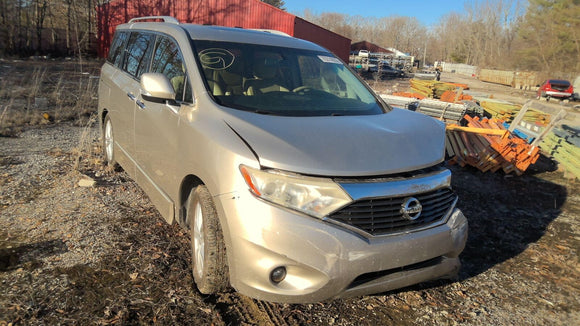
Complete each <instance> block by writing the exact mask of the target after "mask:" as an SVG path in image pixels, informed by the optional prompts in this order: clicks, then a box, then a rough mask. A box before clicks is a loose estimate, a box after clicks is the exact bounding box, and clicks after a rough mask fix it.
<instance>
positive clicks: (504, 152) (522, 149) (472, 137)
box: [446, 115, 540, 175]
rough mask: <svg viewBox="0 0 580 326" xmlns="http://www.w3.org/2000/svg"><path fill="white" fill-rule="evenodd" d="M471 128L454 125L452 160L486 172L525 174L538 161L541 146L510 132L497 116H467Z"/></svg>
mask: <svg viewBox="0 0 580 326" xmlns="http://www.w3.org/2000/svg"><path fill="white" fill-rule="evenodd" d="M464 118H465V119H466V120H467V122H468V123H467V125H468V127H469V128H462V127H459V126H456V125H450V126H448V128H447V139H446V150H447V154H448V156H449V157H450V158H451V159H450V163H457V164H459V165H461V166H465V165H470V166H473V167H475V168H477V169H479V170H480V171H482V172H487V171H491V172H495V171H498V170H500V169H502V170H503V171H504V172H505V173H506V174H509V173H512V172H513V173H515V174H517V175H521V174H522V173H524V171H526V170H527V168H528V167H529V166H530V165H531V164H533V163H535V162H536V160H537V159H538V157H539V156H540V153H539V149H538V148H537V147H532V146H530V145H529V144H528V143H526V142H525V141H524V140H523V139H521V138H519V137H516V136H514V135H512V134H510V133H509V132H508V131H507V130H506V129H505V127H504V126H503V121H501V120H497V119H481V120H480V119H479V118H471V117H469V116H468V115H466V116H465V117H464Z"/></svg>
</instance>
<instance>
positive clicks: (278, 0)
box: [260, 0, 286, 10]
mask: <svg viewBox="0 0 580 326" xmlns="http://www.w3.org/2000/svg"><path fill="white" fill-rule="evenodd" d="M260 1H262V2H264V3H267V4H269V5H272V6H274V7H276V8H279V9H282V10H286V8H284V0H260Z"/></svg>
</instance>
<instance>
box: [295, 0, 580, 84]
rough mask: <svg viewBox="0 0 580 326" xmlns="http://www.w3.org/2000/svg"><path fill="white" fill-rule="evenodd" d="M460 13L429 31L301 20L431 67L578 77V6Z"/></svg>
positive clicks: (540, 2)
mask: <svg viewBox="0 0 580 326" xmlns="http://www.w3.org/2000/svg"><path fill="white" fill-rule="evenodd" d="M464 7H465V8H464V11H463V12H451V13H449V14H447V15H446V16H444V17H443V18H441V19H440V21H439V22H438V23H436V24H435V25H434V26H429V27H428V26H425V25H423V24H422V23H421V22H419V21H418V20H417V19H416V18H414V17H400V16H386V17H380V18H377V17H370V18H369V17H361V16H350V15H345V14H340V13H332V12H325V13H321V14H313V13H312V12H310V11H309V10H305V11H304V12H303V13H302V14H301V15H302V16H303V17H304V18H305V19H306V20H309V21H311V22H313V23H316V24H319V25H321V26H323V27H325V28H327V29H329V30H332V31H334V32H336V33H339V34H342V35H344V36H346V37H349V38H350V39H352V40H353V42H356V41H361V40H366V41H369V42H372V43H375V44H377V45H379V46H382V47H393V48H396V49H398V50H400V51H403V52H405V53H408V54H410V55H413V56H415V57H416V58H417V59H419V60H421V61H422V60H423V58H424V57H425V60H426V62H427V63H431V64H432V63H434V62H435V61H445V62H453V63H465V64H469V65H475V66H479V67H484V68H492V69H509V70H531V71H542V72H549V73H550V72H551V73H558V72H564V73H568V72H576V73H580V0H527V1H524V0H483V1H470V2H465V6H464ZM417 10H420V9H417Z"/></svg>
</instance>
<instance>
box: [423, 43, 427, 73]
mask: <svg viewBox="0 0 580 326" xmlns="http://www.w3.org/2000/svg"><path fill="white" fill-rule="evenodd" d="M426 56H427V39H425V46H424V47H423V69H425V57H426Z"/></svg>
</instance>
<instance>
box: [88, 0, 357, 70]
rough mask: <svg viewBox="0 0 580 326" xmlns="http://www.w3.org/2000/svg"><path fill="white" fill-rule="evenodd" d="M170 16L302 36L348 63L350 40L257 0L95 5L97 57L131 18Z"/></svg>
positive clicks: (121, 0) (126, 0)
mask: <svg viewBox="0 0 580 326" xmlns="http://www.w3.org/2000/svg"><path fill="white" fill-rule="evenodd" d="M143 16H172V17H175V18H177V19H178V20H179V21H180V22H183V23H194V24H206V25H220V26H228V27H242V28H260V29H273V30H278V31H281V32H284V33H286V34H288V35H290V36H294V37H297V38H301V39H305V40H308V41H311V42H314V43H316V44H318V45H321V46H323V47H325V48H327V49H328V50H330V51H332V52H333V53H334V54H335V55H336V56H338V57H339V58H341V59H342V60H344V61H345V62H348V55H349V51H350V39H348V38H346V37H344V36H341V35H339V34H336V33H334V32H331V31H329V30H327V29H324V28H322V27H320V26H318V25H315V24H312V23H310V22H308V21H306V20H304V19H302V18H299V17H296V16H294V15H292V14H289V13H287V12H285V11H283V10H280V9H278V8H275V7H273V6H270V5H268V4H265V3H263V2H261V1H259V0H132V1H131V0H113V1H109V2H106V3H104V4H102V5H99V6H97V20H98V39H99V56H101V57H104V56H106V54H107V53H108V51H109V47H110V45H111V40H112V38H113V33H114V31H115V27H116V26H117V25H119V24H123V23H126V22H128V21H129V20H130V19H131V18H135V17H143Z"/></svg>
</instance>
